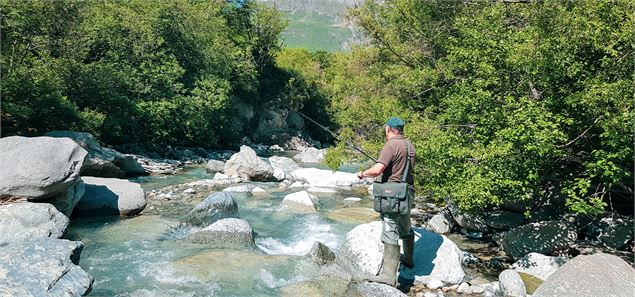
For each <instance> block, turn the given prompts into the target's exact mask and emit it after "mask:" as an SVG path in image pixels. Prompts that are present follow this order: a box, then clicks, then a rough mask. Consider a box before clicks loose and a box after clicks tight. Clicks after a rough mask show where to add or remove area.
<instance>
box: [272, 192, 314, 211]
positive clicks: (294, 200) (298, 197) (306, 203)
mask: <svg viewBox="0 0 635 297" xmlns="http://www.w3.org/2000/svg"><path fill="white" fill-rule="evenodd" d="M313 201H317V197H315V196H313V195H311V194H309V193H308V192H307V191H300V192H295V193H292V194H289V195H287V196H284V198H283V199H282V202H280V209H281V210H291V211H296V212H315V211H316V209H315V204H313Z"/></svg>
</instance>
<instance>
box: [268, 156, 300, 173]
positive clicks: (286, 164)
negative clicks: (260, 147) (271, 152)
mask: <svg viewBox="0 0 635 297" xmlns="http://www.w3.org/2000/svg"><path fill="white" fill-rule="evenodd" d="M269 163H270V164H271V167H273V169H280V170H282V171H283V172H284V173H285V174H289V173H291V172H293V171H294V170H298V169H300V165H298V164H297V163H296V162H295V161H293V159H291V158H287V157H280V156H273V157H269Z"/></svg>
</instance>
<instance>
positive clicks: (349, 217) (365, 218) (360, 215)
mask: <svg viewBox="0 0 635 297" xmlns="http://www.w3.org/2000/svg"><path fill="white" fill-rule="evenodd" d="M328 218H329V219H333V220H337V221H342V222H349V223H350V222H352V223H369V222H372V221H375V220H378V219H379V213H378V212H376V211H375V210H374V209H372V208H368V207H344V208H337V209H334V210H332V211H330V212H329V213H328Z"/></svg>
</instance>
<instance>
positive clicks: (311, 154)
mask: <svg viewBox="0 0 635 297" xmlns="http://www.w3.org/2000/svg"><path fill="white" fill-rule="evenodd" d="M325 153H326V150H324V149H321V150H318V149H316V148H314V147H310V148H307V149H305V150H303V151H302V152H300V153H299V154H297V155H295V156H294V157H293V158H294V159H296V160H299V161H300V162H302V163H320V162H322V161H323V160H324V154H325Z"/></svg>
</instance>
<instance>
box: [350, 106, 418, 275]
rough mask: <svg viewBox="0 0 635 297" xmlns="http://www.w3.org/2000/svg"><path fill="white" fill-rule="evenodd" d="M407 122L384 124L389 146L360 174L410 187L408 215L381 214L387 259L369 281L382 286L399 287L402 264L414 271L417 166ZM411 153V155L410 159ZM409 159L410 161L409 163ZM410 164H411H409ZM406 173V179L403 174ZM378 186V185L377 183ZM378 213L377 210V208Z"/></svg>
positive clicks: (397, 120)
mask: <svg viewBox="0 0 635 297" xmlns="http://www.w3.org/2000/svg"><path fill="white" fill-rule="evenodd" d="M404 125H405V122H404V121H403V120H402V119H400V118H398V117H391V118H390V119H388V121H387V122H386V125H384V129H385V132H386V143H385V144H384V147H383V148H382V150H381V153H380V155H379V160H378V162H377V163H376V164H375V165H374V166H373V167H371V168H370V169H368V170H365V171H360V172H358V173H357V177H358V178H360V179H363V178H366V177H373V178H374V177H377V176H379V175H381V183H386V182H396V183H401V182H403V181H405V182H406V183H408V185H404V186H406V187H407V189H408V190H407V191H406V195H407V199H406V203H407V204H408V206H407V211H406V213H405V214H394V213H392V214H388V213H381V212H380V214H381V220H382V222H383V225H382V234H381V241H382V242H383V243H384V256H383V260H382V266H381V270H380V272H379V273H378V274H377V275H376V276H371V277H370V278H369V280H370V281H372V282H378V283H383V284H387V285H391V286H395V285H396V284H397V268H398V267H399V262H400V260H401V262H402V263H403V265H404V266H406V267H408V268H412V266H413V265H414V262H413V253H414V232H413V231H412V228H411V226H410V204H411V203H412V200H413V198H414V189H413V187H412V185H413V183H414V170H413V169H414V163H415V148H414V145H412V143H411V142H410V141H409V140H407V139H405V137H404V134H403V129H404ZM408 152H409V153H410V154H409V156H407V155H408ZM407 158H409V160H407ZM407 161H408V162H407ZM404 171H405V176H404V175H402V174H403V173H404ZM375 187H377V184H375ZM375 210H377V209H375ZM399 239H402V241H403V250H404V255H403V256H402V257H400V252H399Z"/></svg>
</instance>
